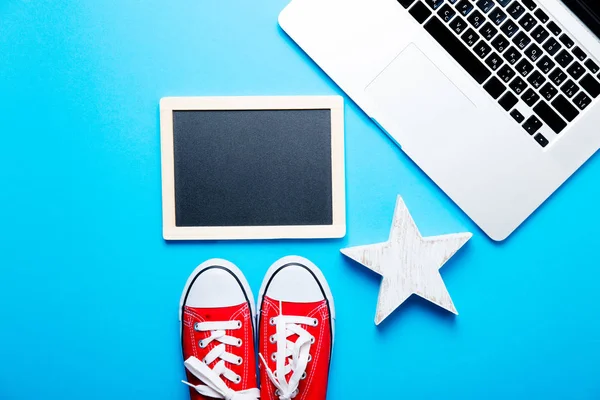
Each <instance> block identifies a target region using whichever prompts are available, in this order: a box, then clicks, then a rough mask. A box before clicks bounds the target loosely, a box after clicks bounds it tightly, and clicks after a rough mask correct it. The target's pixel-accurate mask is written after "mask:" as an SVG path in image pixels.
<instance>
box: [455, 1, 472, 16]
mask: <svg viewBox="0 0 600 400" xmlns="http://www.w3.org/2000/svg"><path fill="white" fill-rule="evenodd" d="M456 9H457V10H458V12H459V13H461V14H462V15H463V16H465V17H466V16H467V15H469V13H470V12H471V11H473V4H471V3H470V2H469V1H468V0H460V3H458V5H457V6H456Z"/></svg>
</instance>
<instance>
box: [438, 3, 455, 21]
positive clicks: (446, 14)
mask: <svg viewBox="0 0 600 400" xmlns="http://www.w3.org/2000/svg"><path fill="white" fill-rule="evenodd" d="M438 15H439V16H440V18H441V19H443V20H444V22H449V21H450V20H451V19H452V17H454V16H455V15H456V11H454V8H452V7H450V6H449V5H448V4H444V6H443V7H442V8H440V10H439V11H438Z"/></svg>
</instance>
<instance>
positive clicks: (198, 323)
mask: <svg viewBox="0 0 600 400" xmlns="http://www.w3.org/2000/svg"><path fill="white" fill-rule="evenodd" d="M194 330H195V331H196V332H199V331H200V322H196V323H194Z"/></svg>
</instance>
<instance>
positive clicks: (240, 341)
mask: <svg viewBox="0 0 600 400" xmlns="http://www.w3.org/2000/svg"><path fill="white" fill-rule="evenodd" d="M237 347H242V339H238V341H237Z"/></svg>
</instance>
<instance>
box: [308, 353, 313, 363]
mask: <svg viewBox="0 0 600 400" xmlns="http://www.w3.org/2000/svg"><path fill="white" fill-rule="evenodd" d="M311 361H312V356H311V355H310V354H309V355H308V361H307V362H311Z"/></svg>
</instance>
